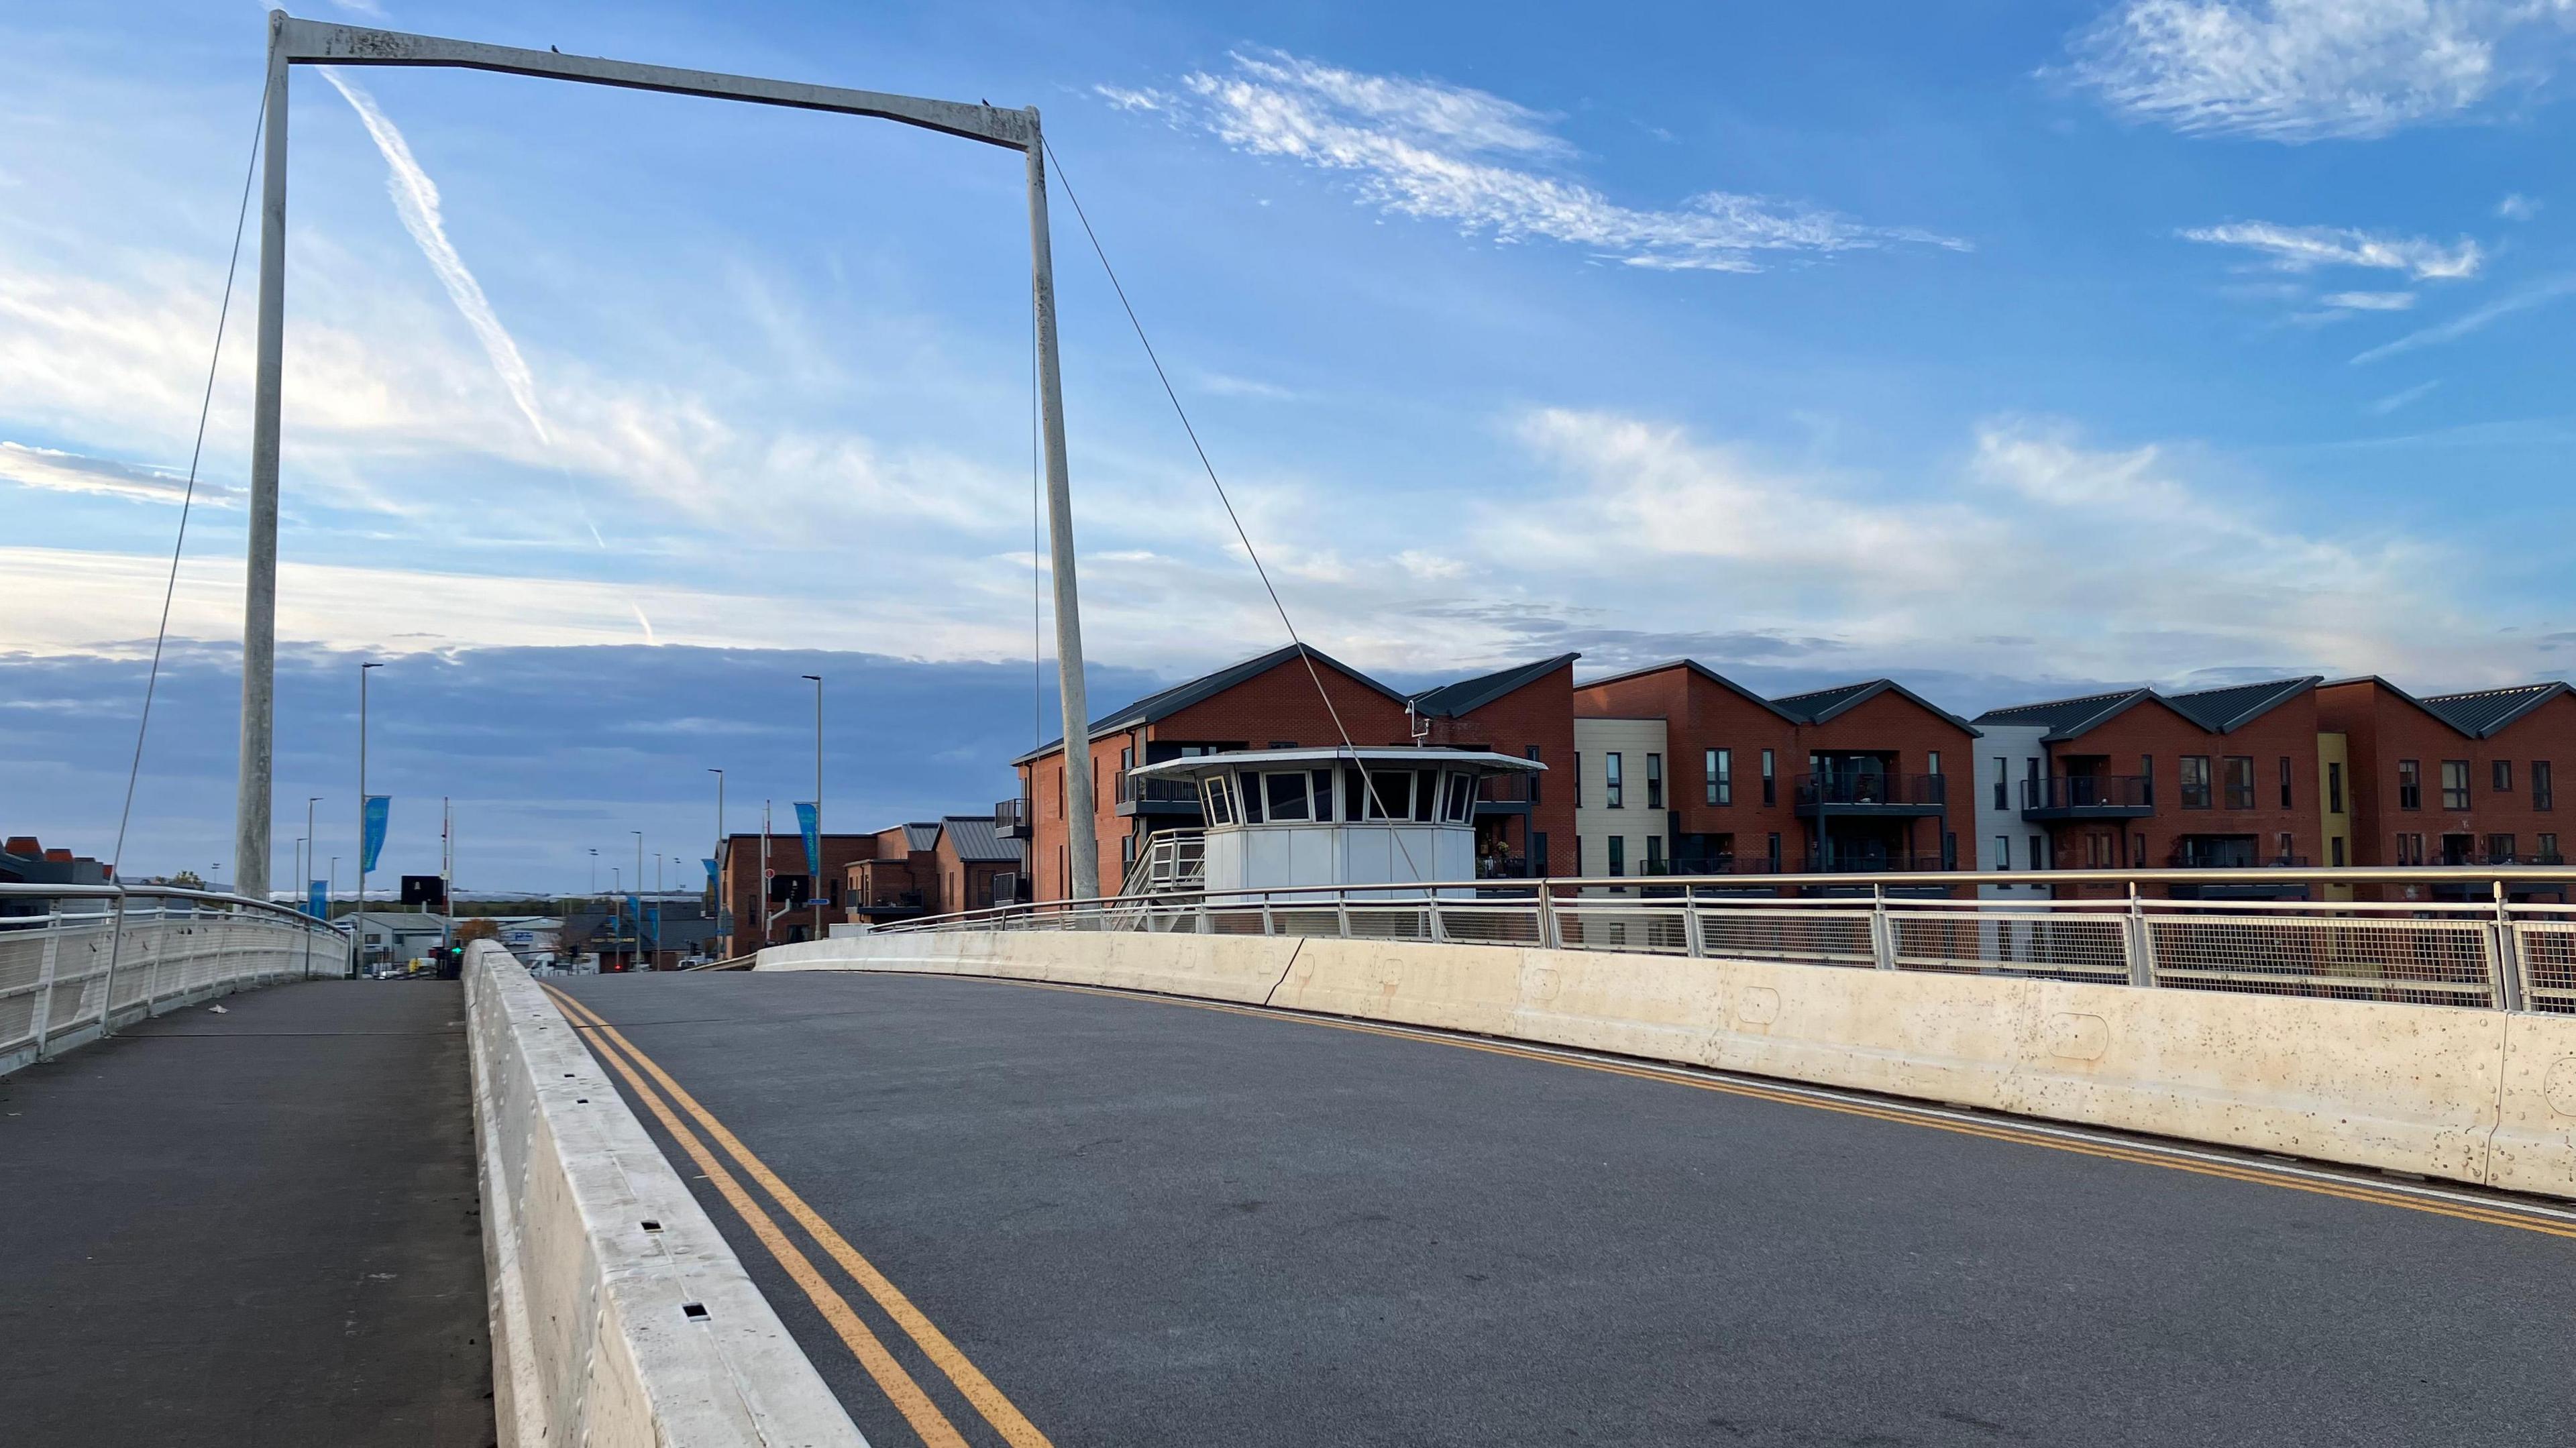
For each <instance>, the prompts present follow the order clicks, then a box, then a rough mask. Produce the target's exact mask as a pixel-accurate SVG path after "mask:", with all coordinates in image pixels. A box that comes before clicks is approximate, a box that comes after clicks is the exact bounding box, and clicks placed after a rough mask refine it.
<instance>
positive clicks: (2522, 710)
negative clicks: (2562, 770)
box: [2416, 679, 2569, 739]
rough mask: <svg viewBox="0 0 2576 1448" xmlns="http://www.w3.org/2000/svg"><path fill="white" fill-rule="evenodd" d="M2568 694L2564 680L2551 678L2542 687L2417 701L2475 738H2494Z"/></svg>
mask: <svg viewBox="0 0 2576 1448" xmlns="http://www.w3.org/2000/svg"><path fill="white" fill-rule="evenodd" d="M2567 692H2569V691H2568V687H2567V685H2566V683H2565V682H2564V681H2562V680H2557V679H2552V680H2550V681H2549V682H2547V683H2541V684H2516V685H2514V686H2513V687H2511V688H2509V689H2477V690H2472V691H2471V692H2469V693H2466V694H2427V695H2425V696H2424V697H2423V698H2421V699H2419V700H2417V701H2416V702H2417V703H2419V704H2422V705H2423V706H2424V707H2425V708H2426V709H2429V710H2431V711H2432V712H2433V714H2434V715H2435V716H2436V717H2438V718H2440V719H2441V720H2442V722H2444V723H2446V724H2448V725H2450V726H2451V727H2452V728H2454V729H2457V730H2459V731H2460V732H2461V733H2463V734H2466V735H2468V736H2469V737H2471V738H2473V739H2492V738H2494V737H2495V736H2496V732H2497V731H2498V730H2501V729H2503V728H2504V727H2505V726H2506V725H2508V724H2511V723H2512V722H2513V721H2514V720H2516V719H2519V718H2521V717H2522V716H2523V715H2525V714H2528V713H2530V712H2531V711H2532V710H2534V709H2537V708H2539V707H2540V706H2541V705H2543V704H2546V703H2548V702H2549V701H2550V700H2552V699H2555V698H2557V697H2558V696H2559V695H2561V694H2564V693H2567Z"/></svg>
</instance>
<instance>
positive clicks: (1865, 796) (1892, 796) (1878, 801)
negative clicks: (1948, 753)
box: [1793, 769, 1950, 814]
mask: <svg viewBox="0 0 2576 1448" xmlns="http://www.w3.org/2000/svg"><path fill="white" fill-rule="evenodd" d="M1793 783H1794V784H1795V786H1796V790H1797V793H1796V799H1797V801H1798V809H1799V811H1800V812H1801V813H1804V814H1813V813H1815V811H1816V808H1817V807H1818V806H1819V805H1822V806H1823V807H1825V808H1827V809H1851V810H1870V811H1875V812H1878V813H1882V814H1939V813H1940V812H1941V811H1942V810H1943V809H1945V808H1947V807H1948V804H1949V799H1950V777H1949V776H1948V775H1946V774H1874V773H1870V772H1868V771H1864V770H1857V769H1853V770H1841V769H1837V770H1829V771H1827V772H1825V773H1823V774H1801V775H1799V776H1797V777H1796V779H1795V780H1794V781H1793Z"/></svg>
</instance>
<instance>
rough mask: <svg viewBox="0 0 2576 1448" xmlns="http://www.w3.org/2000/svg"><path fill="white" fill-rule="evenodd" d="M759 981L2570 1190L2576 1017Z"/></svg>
mask: <svg viewBox="0 0 2576 1448" xmlns="http://www.w3.org/2000/svg"><path fill="white" fill-rule="evenodd" d="M758 968H759V969H762V970H774V969H806V970H812V969H844V970H847V969H862V970H865V969H876V970H907V971H936V972H943V973H953V974H974V975H992V976H1004V977H1009V978H1015V979H1031V980H1049V981H1061V982H1065V983H1068V984H1086V985H1110V986H1122V987H1126V988H1131V989H1144V990H1155V991H1164V992H1168V993H1171V994H1176V995H1187V996H1198V997H1205V998H1209V999H1216V1000H1228V1001H1266V1002H1268V1003H1270V1004H1273V1005H1279V1006H1286V1007H1290V1008H1294V1009H1299V1010H1311V1011H1320V1012H1326V1013H1330V1014H1333V1015H1342V1016H1352V1017H1357V1018H1361V1019H1366V1020H1376V1021H1388V1022H1395V1023H1399V1024H1407V1025H1421V1026H1433V1027H1440V1028H1444V1029H1449V1030H1462V1031H1475V1032H1480V1033H1483V1034H1487V1035H1493V1036H1504V1037H1511V1038H1516V1039H1520V1040H1527V1041H1537V1042H1544V1043H1547V1044H1552V1045H1563V1046H1575V1047H1581V1048H1584V1049H1589V1050H1598V1051H1609V1052H1616V1053H1619V1054H1622V1055H1629V1056H1637V1057H1643V1058H1647V1059H1655V1060H1667V1061H1679V1062H1686V1063H1689V1064H1693V1065H1700V1066H1708V1067H1713V1068H1717V1069H1721V1070H1728V1071H1741V1072H1746V1073H1748V1074H1753V1075H1761V1076H1771V1077H1778V1078H1782V1079H1786V1080H1792V1081H1807V1082H1814V1083H1817V1084H1820V1085H1829V1086H1844V1087H1853V1088H1858V1089H1862V1090H1868V1091H1881V1092H1886V1093H1889V1094H1891V1095H1899V1096H1911V1097H1919V1098H1924V1099H1929V1100H1934V1101H1945V1102H1955V1103H1959V1104H1963V1105H1969V1106H1976V1107H1982V1108H1986V1109H1990V1110H1995V1111H2003V1112H2011V1113H2015V1114H2018V1115H2024V1116H2035V1117H2043V1118H2047V1119H2050V1120H2056V1121H2068V1122H2078V1123H2082V1124H2086V1125H2092V1126H2105V1127H2113V1128H2117V1129H2120V1130H2125V1131H2137V1132H2146V1133H2151V1134H2155V1135H2161V1136H2173V1137H2182V1138H2187V1139H2190V1140H2196V1141H2206V1142H2214V1143H2219V1144H2222V1145H2227V1146H2236V1147H2245V1148H2251V1149H2254V1150H2258V1151H2271V1152H2281V1153H2285V1154H2289V1155H2295V1156H2303V1157H2310V1158H2314V1159H2317V1160H2322V1161H2336V1162H2344V1163H2348V1164H2351V1165H2355V1166H2370V1167H2385V1168H2389V1169H2391V1170H2397V1171H2411V1172H2420V1173H2422V1174H2424V1175H2426V1176H2438V1177H2444V1178H2448V1179H2450V1180H2454V1181H2464V1182H2473V1183H2478V1184H2481V1185H2487V1186H2495V1187H2502V1188H2507V1189H2511V1190H2515V1191H2529V1192H2541V1193H2547V1194H2551V1195H2555V1196H2576V1018H2568V1017H2557V1016H2543V1015H2533V1014H2526V1013H2516V1012H2506V1011H2489V1010H2468V1009H2460V1008H2455V1007H2445V1006H2412V1005H2384V1004H2379V1003H2375V1002H2357V1001H2332V1000H2316V999H2308V998H2303V997H2293V996H2269V995H2253V994H2237V993H2231V992H2218V991H2194V990H2141V989H2135V988H2131V987H2126V986H2110V985H2077V984H2067V983H2064V982H2059V981H2047V980H2016V979H2006V978H1998V977H1991V976H1976V975H1954V974H1946V973H1934V972H1914V971H1876V970H1846V969H1838V968H1835V967H1831V966H1815V965H1788V964H1780V963H1777V962H1769V961H1745V960H1709V959H1691V958H1688V957H1682V956H1663V955H1624V954H1617V953H1612V952H1606V951H1559V950H1537V949H1527V948H1520V947H1510V946H1476V945H1435V944H1420V943H1412V942H1400V941H1367V940H1340V939H1306V940H1292V939H1282V938H1267V937H1229V936H1193V935H1143V934H1133V933H1114V932H1100V933H1094V932H1084V931H1013V932H1001V933H967V932H954V933H938V934H930V933H921V934H891V935H877V936H870V937H864V938H861V939H843V940H832V941H823V942H818V943H816V944H812V945H802V946H790V947H784V948H781V949H777V950H772V951H765V952H763V953H762V955H761V961H760V965H759V967H758Z"/></svg>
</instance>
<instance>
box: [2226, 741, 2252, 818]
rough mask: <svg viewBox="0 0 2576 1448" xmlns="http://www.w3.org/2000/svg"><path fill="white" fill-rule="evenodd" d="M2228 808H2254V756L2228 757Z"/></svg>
mask: <svg viewBox="0 0 2576 1448" xmlns="http://www.w3.org/2000/svg"><path fill="white" fill-rule="evenodd" d="M2227 807H2228V808H2229V809H2252V808H2253V807H2254V756H2253V755H2251V754H2231V755H2228V756H2227Z"/></svg>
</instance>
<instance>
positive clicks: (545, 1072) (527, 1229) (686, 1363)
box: [465, 941, 866, 1448]
mask: <svg viewBox="0 0 2576 1448" xmlns="http://www.w3.org/2000/svg"><path fill="white" fill-rule="evenodd" d="M465 997H466V1020H467V1033H468V1040H469V1044H470V1047H471V1054H472V1058H473V1071H474V1125H475V1131H476V1136H477V1140H476V1155H477V1157H478V1159H479V1168H480V1176H481V1184H482V1196H483V1254H484V1275H485V1282H486V1284H487V1287H488V1291H489V1293H490V1298H491V1319H492V1384H493V1410H494V1417H495V1418H496V1419H497V1421H498V1424H499V1431H500V1439H501V1443H502V1445H503V1448H538V1445H547V1448H553V1445H560V1444H613V1445H628V1444H633V1445H638V1448H643V1445H657V1448H658V1445H670V1448H699V1445H705V1448H717V1445H724V1448H732V1445H743V1448H751V1445H761V1448H788V1445H810V1448H866V1440H865V1439H864V1438H862V1437H861V1436H860V1435H859V1431H858V1429H857V1428H856V1427H854V1426H852V1424H851V1422H850V1419H849V1415H848V1413H846V1412H845V1411H843V1409H842V1408H841V1405H840V1402H839V1401H838V1400H837V1399H835V1398H834V1397H833V1396H832V1391H831V1389H830V1388H828V1387H826V1386H824V1383H823V1379H822V1377H821V1376H820V1375H819V1374H817V1373H816V1372H815V1371H814V1366H813V1364H812V1363H810V1362H808V1361H806V1358H805V1354H804V1353H803V1352H802V1351H801V1350H800V1349H799V1348H798V1347H797V1346H796V1343H795V1341H794V1340H793V1339H792V1338H790V1337H789V1336H788V1333H787V1329H786V1327H785V1326H784V1325H783V1324H781V1323H780V1322H779V1320H778V1316H777V1314H776V1313H774V1312H772V1311H771V1310H770V1306H769V1303H768V1301H767V1300H766V1299H764V1298H763V1297H762V1296H761V1295H760V1290H759V1289H758V1288H757V1287H755V1286H753V1285H752V1281H751V1279H750V1277H749V1276H747V1275H746V1274H745V1273H744V1271H743V1268H742V1263H741V1262H740V1261H739V1260H737V1259H736V1258H735V1256H734V1254H733V1250H732V1248H730V1247H728V1246H726V1245H725V1241H724V1238H723V1237H722V1236H721V1235H719V1234H718V1233H717V1231H716V1228H715V1224H714V1223H713V1222H711V1221H709V1220H708V1219H707V1215H706V1213H705V1212H704V1211H702V1210H700V1209H699V1207H698V1204H697V1201H696V1199H695V1198H693V1197H691V1196H690V1195H689V1189H688V1187H687V1186H686V1185H685V1184H684V1183H683V1182H682V1181H681V1180H680V1177H679V1174H678V1173H677V1172H675V1171H673V1170H672V1169H671V1166H670V1163H669V1162H668V1161H666V1160H664V1158H663V1156H662V1153H661V1151H660V1150H659V1149H658V1148H657V1147H655V1146H654V1145H653V1142H652V1139H651V1138H650V1137H648V1136H646V1135H645V1133H644V1128H643V1125H642V1124H641V1123H640V1122H638V1121H637V1120H636V1119H635V1115H634V1113H633V1112H631V1111H629V1110H628V1109H627V1107H626V1104H625V1102H624V1100H623V1099H622V1098H620V1097H619V1096H618V1094H617V1091H616V1088H615V1087H613V1086H612V1085H610V1083H609V1080H608V1076H607V1074H606V1072H605V1071H603V1070H602V1069H601V1067H600V1065H599V1063H598V1062H597V1061H596V1060H594V1059H593V1058H592V1056H591V1054H590V1052H589V1051H588V1050H587V1049H586V1048H585V1047H584V1046H583V1045H582V1043H581V1041H580V1040H579V1039H578V1037H577V1036H576V1035H575V1033H574V1031H573V1029H572V1027H571V1025H570V1024H569V1023H567V1022H566V1021H565V1020H564V1018H563V1016H562V1014H561V1013H560V1012H558V1011H557V1010H556V1009H555V1006H554V1004H553V1002H551V1001H549V1000H547V999H546V997H545V994H544V992H542V991H540V990H539V989H538V988H537V984H536V982H535V981H534V980H532V979H530V978H529V975H528V973H527V971H526V969H525V968H523V967H522V966H520V965H519V963H518V962H517V961H516V960H513V959H512V958H511V956H510V953H509V952H508V951H506V950H503V949H501V948H500V947H499V946H497V945H494V944H492V943H491V942H489V941H478V942H476V943H475V944H474V946H473V947H472V948H471V949H470V951H469V953H468V958H467V961H466V966H465Z"/></svg>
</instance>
